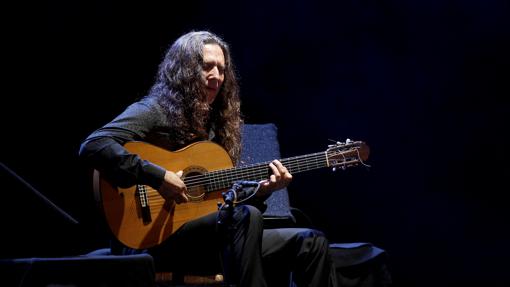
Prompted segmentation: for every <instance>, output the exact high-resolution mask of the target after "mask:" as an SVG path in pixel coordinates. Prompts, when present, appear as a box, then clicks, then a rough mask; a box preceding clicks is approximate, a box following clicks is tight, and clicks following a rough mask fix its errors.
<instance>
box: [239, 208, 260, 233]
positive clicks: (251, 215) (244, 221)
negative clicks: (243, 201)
mask: <svg viewBox="0 0 510 287" xmlns="http://www.w3.org/2000/svg"><path fill="white" fill-rule="evenodd" d="M234 218H235V221H236V223H237V224H241V225H245V226H250V227H258V228H260V229H262V228H263V218H262V213H261V212H260V210H258V209H257V208H256V207H254V206H251V205H241V206H238V207H237V208H236V214H235V216H234Z"/></svg>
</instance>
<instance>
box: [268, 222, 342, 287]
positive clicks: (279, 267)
mask: <svg viewBox="0 0 510 287" xmlns="http://www.w3.org/2000/svg"><path fill="white" fill-rule="evenodd" d="M262 257H263V263H264V271H265V273H266V275H267V276H266V279H267V282H268V284H269V285H270V286H288V278H289V271H292V272H293V278H294V281H295V282H296V283H297V284H298V286H321V287H322V286H335V285H336V273H335V270H334V265H333V262H332V260H331V257H330V254H329V244H328V241H327V239H326V238H325V237H324V234H323V233H322V232H320V231H317V230H314V229H306V228H277V229H267V230H264V234H263V239H262Z"/></svg>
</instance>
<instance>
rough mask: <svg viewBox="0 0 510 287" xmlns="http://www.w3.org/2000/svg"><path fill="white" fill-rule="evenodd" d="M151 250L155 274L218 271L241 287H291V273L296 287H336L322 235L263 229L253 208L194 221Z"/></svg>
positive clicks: (240, 208)
mask: <svg viewBox="0 0 510 287" xmlns="http://www.w3.org/2000/svg"><path fill="white" fill-rule="evenodd" d="M218 220H220V221H221V223H218ZM148 251H149V253H150V254H151V255H152V256H153V257H154V260H155V265H156V269H157V270H161V271H163V270H174V271H182V272H189V271H193V272H206V271H208V272H211V271H217V272H222V273H223V274H224V276H225V279H226V281H227V282H229V283H234V284H237V285H238V286H250V287H258V286H261V287H262V286H278V287H281V286H289V282H290V277H291V275H290V274H292V281H293V282H295V283H296V284H297V285H298V286H321V287H323V286H336V274H335V270H334V266H333V263H332V260H331V258H330V255H329V245H328V241H327V239H326V238H325V237H324V234H323V233H322V232H320V231H317V230H313V229H306V228H278V229H264V228H263V219H262V215H261V213H260V211H259V210H258V209H257V208H255V207H253V206H250V205H242V206H237V207H235V208H234V209H233V211H232V212H231V214H224V213H223V212H222V213H218V212H216V213H213V214H210V215H207V216H204V217H202V218H199V219H196V220H193V221H190V222H188V223H186V224H184V225H183V226H182V227H181V228H180V229H179V230H178V231H176V232H175V233H174V234H172V235H171V236H170V237H169V238H168V240H166V241H165V242H164V243H163V244H161V245H159V246H157V247H154V248H151V249H149V250H148ZM291 272H292V273H291Z"/></svg>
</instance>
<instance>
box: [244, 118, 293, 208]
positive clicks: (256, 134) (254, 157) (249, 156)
mask: <svg viewBox="0 0 510 287" xmlns="http://www.w3.org/2000/svg"><path fill="white" fill-rule="evenodd" d="M280 158H281V156H280V145H279V143H278V129H277V127H276V125H274V124H272V123H267V124H245V125H244V126H243V129H242V152H241V161H240V164H239V166H244V165H249V164H256V163H262V162H269V161H272V160H274V159H280ZM266 204H267V209H266V211H265V212H264V214H263V215H264V217H285V218H293V217H292V214H291V212H290V204H289V196H288V193H287V189H286V188H284V189H281V190H277V191H275V192H273V194H272V195H271V196H270V197H269V198H268V199H267V200H266Z"/></svg>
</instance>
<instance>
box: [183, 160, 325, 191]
mask: <svg viewBox="0 0 510 287" xmlns="http://www.w3.org/2000/svg"><path fill="white" fill-rule="evenodd" d="M280 162H281V163H282V164H283V165H284V166H285V167H286V168H287V169H288V170H289V172H290V173H292V174H295V173H300V172H304V171H309V170H313V169H319V168H323V167H327V166H328V162H327V152H318V153H313V154H308V155H302V156H296V157H290V158H285V159H281V160H280ZM269 163H270V161H268V162H263V163H257V164H253V165H247V166H243V167H238V168H229V169H223V170H216V171H212V172H208V173H205V174H201V175H196V176H191V177H187V178H185V179H184V182H185V184H186V186H188V187H196V186H205V188H206V190H207V192H211V191H216V190H221V189H226V188H229V187H230V186H232V184H233V183H234V182H236V181H239V180H251V181H257V182H258V181H261V180H265V179H268V178H269V176H270V175H271V174H272V171H271V170H270V168H269Z"/></svg>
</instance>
